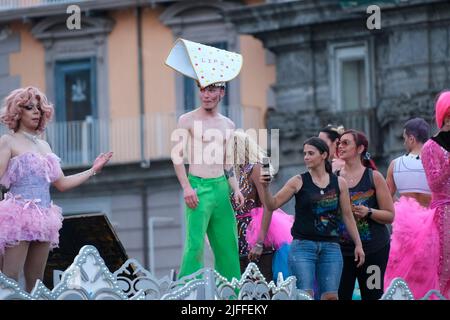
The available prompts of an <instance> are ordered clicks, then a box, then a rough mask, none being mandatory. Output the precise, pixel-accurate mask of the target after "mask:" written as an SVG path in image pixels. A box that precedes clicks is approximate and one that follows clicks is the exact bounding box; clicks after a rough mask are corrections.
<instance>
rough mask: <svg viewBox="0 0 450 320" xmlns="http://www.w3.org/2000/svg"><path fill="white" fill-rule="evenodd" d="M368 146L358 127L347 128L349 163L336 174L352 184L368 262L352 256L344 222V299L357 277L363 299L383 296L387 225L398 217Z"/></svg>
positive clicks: (343, 143)
mask: <svg viewBox="0 0 450 320" xmlns="http://www.w3.org/2000/svg"><path fill="white" fill-rule="evenodd" d="M368 147H369V142H368V141H367V138H366V136H365V135H364V134H363V133H362V132H359V131H356V130H347V131H345V132H344V133H343V134H342V136H341V139H340V142H339V156H340V158H341V159H342V160H344V161H345V166H344V168H342V169H341V170H339V171H337V172H336V174H337V175H338V176H341V177H342V178H344V179H345V181H346V182H347V185H348V187H349V191H350V199H351V202H352V210H353V214H354V215H355V219H356V224H357V226H358V231H359V236H360V237H361V241H362V244H363V249H364V252H365V253H366V260H365V263H364V265H363V266H362V268H357V265H356V263H355V261H353V258H352V252H353V250H354V243H353V242H352V239H351V238H350V237H349V233H348V230H347V228H346V226H344V224H341V225H340V244H341V250H342V255H343V256H344V268H343V270H342V277H341V283H340V286H339V297H340V298H341V299H344V300H350V299H351V298H352V294H353V289H354V286H355V280H356V279H358V283H359V288H360V290H361V298H362V300H376V299H379V298H381V296H382V295H383V278H384V272H385V269H386V264H387V261H388V257H389V231H388V229H387V227H386V224H389V223H392V221H393V219H394V204H393V202H392V197H391V195H390V193H389V188H388V186H387V184H386V181H385V180H384V177H383V176H382V175H381V173H380V172H378V171H376V166H375V163H374V162H373V160H372V159H370V154H369V152H368V151H367V150H368ZM373 266H376V267H377V268H375V269H374V268H373ZM369 267H370V268H369ZM374 272H375V273H376V274H375V277H378V279H375V280H376V281H374V285H373V286H370V287H369V286H368V280H369V277H371V276H373V273H374Z"/></svg>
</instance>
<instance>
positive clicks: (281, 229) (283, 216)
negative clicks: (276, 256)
mask: <svg viewBox="0 0 450 320" xmlns="http://www.w3.org/2000/svg"><path fill="white" fill-rule="evenodd" d="M263 212H264V209H263V207H257V208H254V209H252V210H251V211H250V215H251V216H252V221H251V222H250V224H249V226H248V228H247V235H246V239H247V242H248V244H249V247H250V248H252V247H253V246H254V245H255V244H256V241H257V239H258V233H259V230H260V229H261V223H262V218H263ZM293 223H294V216H291V215H289V214H287V213H286V212H284V211H283V210H281V209H277V210H275V211H274V212H273V214H272V220H271V221H270V226H269V229H268V230H267V234H266V238H265V240H264V246H265V247H269V248H270V247H273V248H274V249H276V250H277V249H278V248H280V247H281V246H282V245H283V244H284V243H291V242H292V235H291V228H292V224H293Z"/></svg>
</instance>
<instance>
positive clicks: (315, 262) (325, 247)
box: [288, 239, 343, 296]
mask: <svg viewBox="0 0 450 320" xmlns="http://www.w3.org/2000/svg"><path fill="white" fill-rule="evenodd" d="M288 263H289V270H290V272H291V274H292V275H294V276H296V278H297V288H298V289H301V290H305V291H309V292H314V280H316V282H317V287H318V290H319V294H320V296H322V295H323V294H326V293H328V294H336V295H337V294H338V289H339V282H340V279H341V273H342V267H343V260H342V254H341V248H340V246H339V244H338V243H335V242H322V241H310V240H298V239H294V240H293V241H292V244H291V250H290V251H289V257H288Z"/></svg>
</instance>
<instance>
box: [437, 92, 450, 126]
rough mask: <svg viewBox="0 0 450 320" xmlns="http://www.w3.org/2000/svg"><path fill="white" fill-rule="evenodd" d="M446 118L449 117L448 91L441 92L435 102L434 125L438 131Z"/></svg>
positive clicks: (449, 93)
mask: <svg viewBox="0 0 450 320" xmlns="http://www.w3.org/2000/svg"><path fill="white" fill-rule="evenodd" d="M447 116H450V91H444V92H442V93H441V94H440V95H439V97H438V99H437V101H436V124H437V126H438V128H439V129H440V128H442V127H443V126H444V120H445V118H446V117H447Z"/></svg>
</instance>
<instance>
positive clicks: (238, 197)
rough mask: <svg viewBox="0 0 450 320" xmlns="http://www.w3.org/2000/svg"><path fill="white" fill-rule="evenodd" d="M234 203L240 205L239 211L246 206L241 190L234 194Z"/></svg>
mask: <svg viewBox="0 0 450 320" xmlns="http://www.w3.org/2000/svg"><path fill="white" fill-rule="evenodd" d="M233 198H234V203H235V204H237V205H238V207H237V209H241V208H242V207H243V206H244V202H245V198H244V196H243V195H242V193H241V191H240V190H236V191H235V192H234V196H233Z"/></svg>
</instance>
